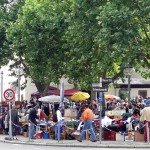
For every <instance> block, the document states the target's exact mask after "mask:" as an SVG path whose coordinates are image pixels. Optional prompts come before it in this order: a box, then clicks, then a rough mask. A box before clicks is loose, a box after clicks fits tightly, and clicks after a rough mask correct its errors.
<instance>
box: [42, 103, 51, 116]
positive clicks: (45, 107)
mask: <svg viewBox="0 0 150 150" xmlns="http://www.w3.org/2000/svg"><path fill="white" fill-rule="evenodd" d="M43 110H44V113H45V114H46V116H47V117H49V114H50V109H49V104H48V103H46V104H45V106H44V108H43Z"/></svg>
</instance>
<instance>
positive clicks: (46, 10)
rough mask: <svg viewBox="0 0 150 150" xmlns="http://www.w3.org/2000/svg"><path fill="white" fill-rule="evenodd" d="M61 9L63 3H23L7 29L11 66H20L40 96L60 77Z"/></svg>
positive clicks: (38, 1)
mask: <svg viewBox="0 0 150 150" xmlns="http://www.w3.org/2000/svg"><path fill="white" fill-rule="evenodd" d="M64 7H65V5H64V3H63V1H60V2H59V1H55V0H54V1H53V0H49V1H48V0H42V1H40V0H34V1H33V0H27V1H26V3H25V5H24V6H23V8H22V11H21V12H20V14H19V15H18V19H17V20H16V22H15V23H13V24H12V25H11V27H10V28H9V30H8V38H9V40H10V41H12V44H11V48H12V51H13V52H14V53H15V55H16V59H15V64H22V65H23V70H24V74H25V76H28V77H31V78H32V81H33V83H35V85H36V87H37V89H38V91H39V92H40V93H41V95H42V96H44V95H46V94H47V90H48V87H49V85H50V83H51V82H54V83H59V79H60V78H61V77H62V75H63V74H64V71H63V70H64V69H63V63H62V62H63V60H64V55H63V53H64V51H65V49H63V48H62V43H63V42H64V41H63V39H62V36H63V32H64V29H65V26H66V25H65V23H64V18H63V9H64Z"/></svg>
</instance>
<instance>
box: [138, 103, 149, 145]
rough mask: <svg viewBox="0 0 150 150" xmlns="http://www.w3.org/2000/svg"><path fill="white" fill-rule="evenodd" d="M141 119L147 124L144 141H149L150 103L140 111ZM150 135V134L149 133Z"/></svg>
mask: <svg viewBox="0 0 150 150" xmlns="http://www.w3.org/2000/svg"><path fill="white" fill-rule="evenodd" d="M140 115H141V116H140V121H141V122H143V123H144V124H145V126H144V141H145V142H147V141H148V140H147V128H146V124H148V128H149V129H150V104H147V106H146V107H145V108H144V109H142V110H141V111H140ZM149 137H150V135H149Z"/></svg>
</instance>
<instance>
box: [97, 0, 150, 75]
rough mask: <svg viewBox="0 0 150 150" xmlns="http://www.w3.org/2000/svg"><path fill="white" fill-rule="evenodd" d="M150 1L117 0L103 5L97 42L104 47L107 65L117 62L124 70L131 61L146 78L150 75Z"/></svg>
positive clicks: (99, 17) (103, 53)
mask: <svg viewBox="0 0 150 150" xmlns="http://www.w3.org/2000/svg"><path fill="white" fill-rule="evenodd" d="M149 4H150V2H149V1H147V0H136V1H134V0H123V1H117V0H114V1H108V2H107V3H106V4H105V5H104V6H100V14H99V16H98V17H97V19H98V22H99V24H100V26H101V28H100V30H99V34H98V35H97V37H96V41H97V42H98V43H99V49H103V51H101V52H102V56H103V59H102V61H103V63H104V64H106V65H108V64H110V63H112V62H116V63H117V66H118V67H119V68H120V70H121V69H124V68H125V67H127V66H128V64H130V65H132V66H133V67H134V68H135V69H136V71H139V72H141V73H142V74H143V75H144V77H146V76H148V75H150V72H149V68H150V53H149V43H150V37H149V34H148V33H149V32H150V30H149V29H150V28H149V16H150V14H149ZM108 54H109V55H110V56H109V59H106V57H108ZM141 68H145V70H144V71H143V70H141Z"/></svg>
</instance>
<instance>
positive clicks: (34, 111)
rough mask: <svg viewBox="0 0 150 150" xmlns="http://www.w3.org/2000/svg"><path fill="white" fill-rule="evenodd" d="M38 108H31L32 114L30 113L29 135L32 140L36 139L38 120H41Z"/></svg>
mask: <svg viewBox="0 0 150 150" xmlns="http://www.w3.org/2000/svg"><path fill="white" fill-rule="evenodd" d="M38 108H39V107H38V106H35V107H33V108H31V110H30V112H29V122H30V127H29V130H30V133H29V138H30V139H36V138H35V137H34V134H35V126H37V121H36V119H39V116H38V115H37V112H38Z"/></svg>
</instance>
